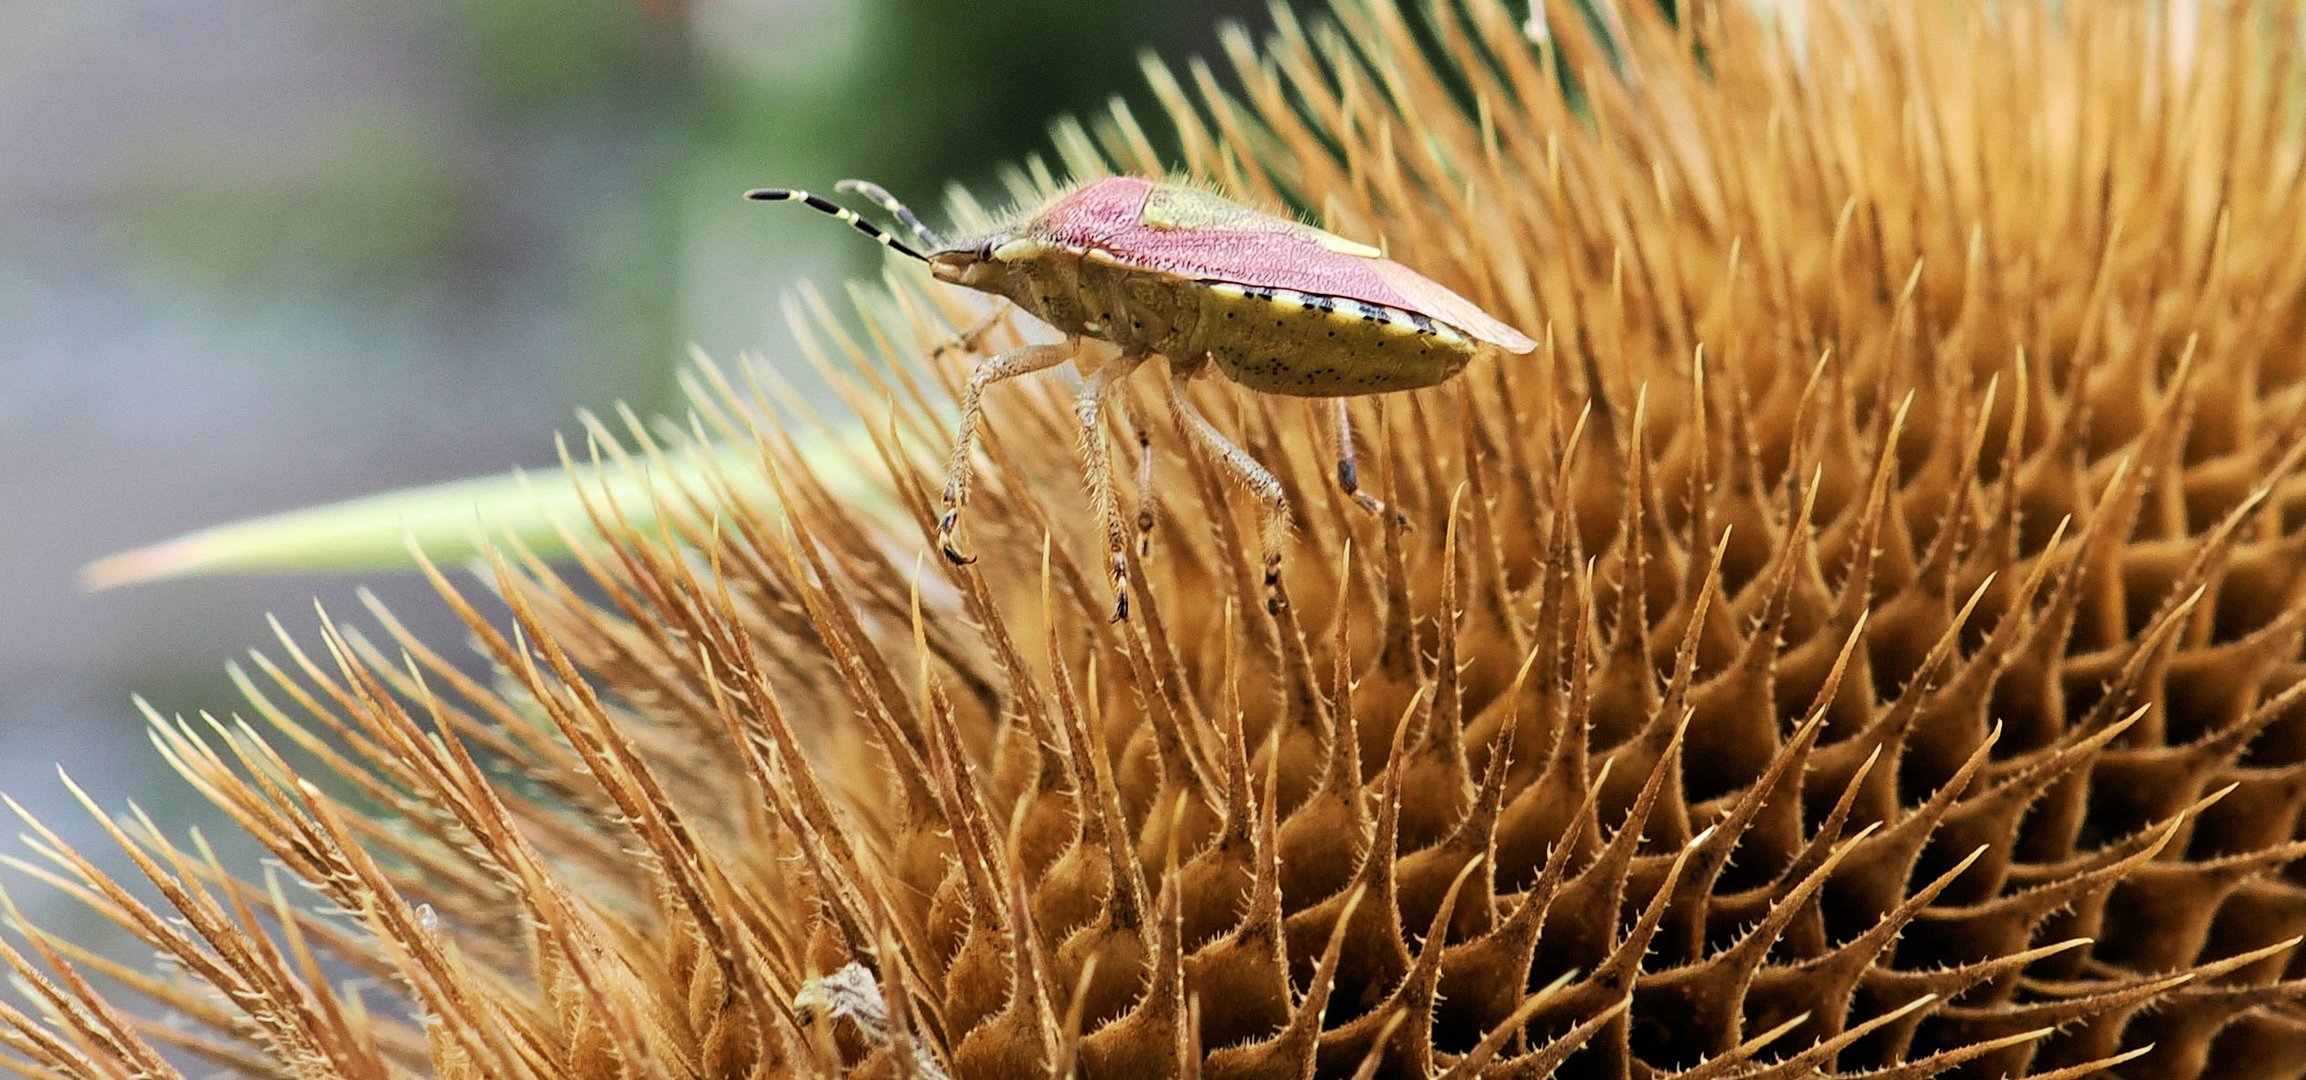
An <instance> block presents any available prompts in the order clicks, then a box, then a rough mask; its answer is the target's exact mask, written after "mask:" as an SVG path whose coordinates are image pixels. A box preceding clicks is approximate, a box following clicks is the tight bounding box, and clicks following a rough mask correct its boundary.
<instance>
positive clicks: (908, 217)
mask: <svg viewBox="0 0 2306 1080" xmlns="http://www.w3.org/2000/svg"><path fill="white" fill-rule="evenodd" d="M833 190H835V191H846V192H850V193H852V194H856V195H862V196H864V197H866V198H868V199H871V200H873V205H875V206H878V207H880V208H881V209H883V210H886V211H888V212H889V216H890V217H893V218H896V219H897V220H898V221H901V222H903V223H904V225H905V227H906V228H908V229H911V230H913V236H914V238H915V239H918V240H919V241H920V242H921V243H922V244H923V245H924V246H926V247H927V248H928V249H929V250H931V251H935V250H937V249H938V248H941V247H944V246H945V238H944V237H942V236H938V235H937V230H935V229H932V228H930V227H928V226H927V225H923V224H921V219H920V216H919V215H917V214H914V213H913V209H912V208H911V207H909V206H906V205H905V204H904V203H902V202H899V201H898V200H897V197H896V196H894V195H891V194H889V189H888V188H885V187H882V186H881V185H879V184H876V183H874V182H872V181H870V180H843V181H841V182H840V183H838V184H834V185H833Z"/></svg>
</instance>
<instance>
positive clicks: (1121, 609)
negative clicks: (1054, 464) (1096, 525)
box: [1073, 356, 1145, 622]
mask: <svg viewBox="0 0 2306 1080" xmlns="http://www.w3.org/2000/svg"><path fill="white" fill-rule="evenodd" d="M1144 362H1145V359H1144V358H1143V357H1140V356H1122V357H1118V358H1116V359H1114V360H1113V361H1111V362H1110V363H1107V364H1106V365H1104V366H1103V367H1100V368H1098V369H1097V370H1096V372H1095V373H1094V374H1092V375H1090V376H1089V382H1088V385H1086V386H1083V387H1082V388H1081V396H1080V397H1079V398H1077V399H1075V400H1074V404H1073V415H1074V416H1075V417H1076V418H1077V419H1079V420H1080V422H1081V464H1082V467H1083V470H1084V471H1085V473H1086V474H1087V476H1088V479H1089V503H1090V505H1091V506H1094V507H1095V508H1096V510H1097V520H1098V521H1099V522H1100V523H1102V524H1103V525H1104V526H1105V556H1106V565H1107V567H1108V568H1109V570H1110V572H1111V574H1112V576H1113V621H1114V622H1121V621H1124V620H1126V619H1127V618H1129V530H1128V529H1127V528H1126V527H1124V526H1123V525H1122V524H1121V501H1120V499H1119V498H1118V497H1117V496H1116V495H1115V494H1114V491H1113V454H1112V449H1111V448H1110V447H1109V446H1108V445H1107V443H1106V440H1105V409H1106V406H1107V404H1108V403H1109V402H1110V401H1111V399H1112V396H1113V391H1114V389H1115V388H1116V387H1119V386H1120V385H1121V383H1122V381H1123V380H1125V379H1127V378H1128V377H1129V373H1130V372H1133V371H1136V370H1137V365H1139V364H1142V363H1144Z"/></svg>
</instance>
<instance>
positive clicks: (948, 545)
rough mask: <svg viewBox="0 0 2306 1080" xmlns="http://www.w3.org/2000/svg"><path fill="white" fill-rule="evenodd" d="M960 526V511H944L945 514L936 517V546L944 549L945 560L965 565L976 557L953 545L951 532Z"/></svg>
mask: <svg viewBox="0 0 2306 1080" xmlns="http://www.w3.org/2000/svg"><path fill="white" fill-rule="evenodd" d="M960 527H961V512H960V511H959V510H947V511H945V516H944V517H941V518H938V519H937V547H938V548H940V549H942V550H943V551H944V553H945V561H947V562H950V563H952V564H953V565H955V566H967V565H969V564H970V563H973V562H976V561H977V557H976V556H974V555H965V554H962V552H961V549H960V548H959V547H957V546H955V545H954V543H953V533H954V532H955V531H956V530H958V529H959V528H960Z"/></svg>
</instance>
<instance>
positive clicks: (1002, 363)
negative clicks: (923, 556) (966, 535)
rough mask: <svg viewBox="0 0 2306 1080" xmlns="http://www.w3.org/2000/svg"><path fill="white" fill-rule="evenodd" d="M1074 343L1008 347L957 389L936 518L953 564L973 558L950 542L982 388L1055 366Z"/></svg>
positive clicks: (940, 541)
mask: <svg viewBox="0 0 2306 1080" xmlns="http://www.w3.org/2000/svg"><path fill="white" fill-rule="evenodd" d="M1073 353H1074V343H1073V342H1070V341H1068V342H1065V343H1063V344H1059V345H1027V346H1025V347H1023V348H1018V349H1011V350H1009V351H1008V352H1005V353H1002V354H1001V355H999V356H996V357H994V358H992V359H991V360H987V361H985V362H984V363H982V364H979V365H977V369H976V370H975V371H972V372H970V373H969V386H968V389H966V390H964V391H962V393H961V427H960V431H959V432H958V433H956V434H955V435H954V436H953V460H952V461H951V462H950V463H948V464H947V465H946V466H945V499H944V502H945V514H944V516H943V517H941V518H938V519H937V546H938V547H939V548H942V549H944V552H945V558H947V559H950V560H952V562H953V564H954V565H956V566H960V565H964V564H967V563H971V562H975V561H976V559H975V557H974V556H970V555H964V554H962V553H961V549H960V548H958V547H956V546H954V544H953V532H954V530H956V529H958V528H960V525H961V507H962V506H963V505H965V504H966V503H968V501H969V479H970V475H971V472H972V470H973V469H974V468H975V464H976V462H975V458H974V455H973V452H974V451H975V450H976V448H977V426H978V424H979V423H980V422H981V421H983V419H984V416H985V405H984V398H985V388H986V387H988V386H991V385H993V384H994V383H997V382H1000V381H1002V380H1004V379H1014V378H1016V377H1017V376H1019V375H1030V374H1032V373H1033V372H1036V371H1044V370H1047V369H1049V368H1053V367H1056V366H1057V365H1059V364H1062V363H1064V362H1065V361H1067V360H1070V359H1072V358H1073Z"/></svg>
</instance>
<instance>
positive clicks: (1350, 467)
mask: <svg viewBox="0 0 2306 1080" xmlns="http://www.w3.org/2000/svg"><path fill="white" fill-rule="evenodd" d="M1335 400H1336V402H1337V486H1338V487H1340V488H1343V489H1344V490H1345V494H1346V495H1347V496H1349V497H1351V498H1352V499H1353V501H1354V502H1355V503H1357V504H1359V505H1360V506H1361V508H1362V509H1363V510H1367V511H1369V512H1370V513H1372V514H1383V513H1385V503H1384V502H1382V501H1380V500H1379V499H1378V498H1377V496H1375V495H1371V494H1370V493H1368V492H1366V491H1363V490H1361V468H1360V466H1359V465H1358V464H1356V463H1355V459H1354V453H1353V412H1352V410H1351V409H1349V408H1347V401H1346V399H1345V398H1337V399H1335ZM1393 516H1394V517H1396V518H1399V519H1400V520H1401V523H1402V524H1403V525H1407V524H1409V516H1408V515H1406V514H1403V513H1401V512H1400V511H1395V512H1394V514H1393Z"/></svg>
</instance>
